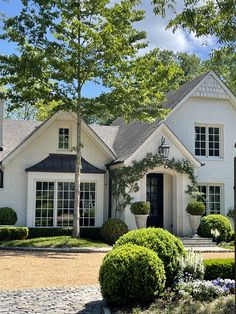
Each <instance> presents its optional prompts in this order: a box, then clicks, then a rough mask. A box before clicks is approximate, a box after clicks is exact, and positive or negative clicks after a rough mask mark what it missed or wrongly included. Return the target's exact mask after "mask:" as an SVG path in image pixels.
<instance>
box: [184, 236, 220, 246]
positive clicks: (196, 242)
mask: <svg viewBox="0 0 236 314" xmlns="http://www.w3.org/2000/svg"><path fill="white" fill-rule="evenodd" d="M180 240H181V241H182V243H183V245H184V246H185V247H216V242H213V241H212V239H211V238H201V237H198V236H196V237H193V238H190V237H184V238H181V239H180Z"/></svg>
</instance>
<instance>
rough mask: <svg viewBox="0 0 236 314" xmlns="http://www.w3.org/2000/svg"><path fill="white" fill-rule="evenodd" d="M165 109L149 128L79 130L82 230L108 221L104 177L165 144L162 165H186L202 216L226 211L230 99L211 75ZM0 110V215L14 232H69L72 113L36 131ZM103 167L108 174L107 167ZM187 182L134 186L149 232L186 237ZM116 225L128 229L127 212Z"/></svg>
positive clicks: (161, 172) (168, 178)
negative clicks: (144, 204) (1, 211)
mask: <svg viewBox="0 0 236 314" xmlns="http://www.w3.org/2000/svg"><path fill="white" fill-rule="evenodd" d="M165 106H166V108H169V109H171V111H170V113H169V115H168V116H167V117H166V119H165V120H163V121H156V122H155V123H153V124H147V123H142V122H137V121H136V122H131V123H129V124H125V123H124V121H123V119H121V118H119V119H117V120H116V121H115V122H114V123H113V125H111V126H88V125H86V124H85V123H83V126H82V142H83V149H82V157H83V167H82V184H81V189H82V192H81V199H82V200H81V225H82V226H85V227H86V226H89V227H99V226H101V225H102V223H103V221H105V220H106V219H107V218H108V217H109V216H112V215H114V210H113V209H112V208H111V202H110V197H109V193H110V190H109V169H111V168H112V167H119V166H122V165H131V164H132V161H133V160H141V159H142V158H143V157H144V156H145V155H146V154H147V153H148V152H152V153H155V154H156V153H157V152H158V147H159V145H160V142H161V138H162V137H163V136H164V137H165V140H166V142H167V143H168V144H169V145H170V153H169V159H170V158H173V157H174V158H175V159H176V160H188V161H190V162H191V163H192V165H193V166H194V168H195V172H196V174H197V176H198V184H199V186H200V189H201V191H202V192H203V193H205V195H206V207H207V212H208V213H221V214H226V213H227V211H228V209H230V208H233V203H234V200H233V157H234V143H235V142H236V99H235V96H234V95H233V94H232V93H231V92H230V91H229V89H228V88H227V87H226V86H225V85H224V84H223V83H222V81H221V80H220V79H219V78H218V77H217V76H216V75H215V73H214V72H208V73H206V74H204V75H202V76H200V77H198V78H196V79H195V80H193V81H191V82H189V83H186V84H184V85H183V86H181V87H180V88H179V90H177V91H175V92H171V93H169V94H168V95H167V102H166V103H165ZM2 112H3V103H1V104H0V207H3V206H8V207H12V208H14V209H15V210H16V212H17V215H18V221H17V225H27V226H30V227H62V226H70V225H71V223H72V214H73V184H74V183H73V180H74V164H75V158H74V152H73V150H72V148H73V147H74V146H75V145H76V124H75V117H74V115H73V114H72V113H63V112H60V113H57V114H55V115H54V116H53V117H51V118H50V119H49V120H47V121H45V122H43V123H41V122H34V121H13V120H6V119H2V116H3V113H2ZM108 165H109V166H108ZM188 184H189V179H188V176H187V175H186V174H180V173H177V172H175V171H173V170H171V169H169V168H165V167H163V166H162V167H157V168H155V169H153V170H152V171H150V172H149V173H148V174H147V175H146V176H145V177H143V178H142V179H141V180H140V181H139V188H140V189H139V191H138V192H137V193H134V194H133V195H132V196H133V198H134V200H135V201H137V200H149V201H151V205H152V213H151V216H152V218H153V224H154V225H157V226H162V227H164V228H166V229H167V230H169V231H171V232H173V233H175V234H178V235H187V234H189V233H190V227H189V223H188V218H187V215H186V212H185V208H186V205H187V203H188V201H189V196H188V195H187V194H186V193H185V191H186V187H187V185H188ZM122 219H123V220H124V221H125V222H126V223H127V224H128V226H129V228H130V229H132V228H135V222H134V217H133V215H132V214H131V213H130V209H129V208H128V207H127V208H126V209H125V211H124V213H123V215H122Z"/></svg>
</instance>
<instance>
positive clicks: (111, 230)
mask: <svg viewBox="0 0 236 314" xmlns="http://www.w3.org/2000/svg"><path fill="white" fill-rule="evenodd" d="M127 232H128V227H127V225H126V224H125V223H124V221H122V220H120V219H115V218H110V219H108V220H107V221H105V222H104V223H103V225H102V228H101V236H102V238H103V240H104V241H105V242H106V243H108V244H110V245H113V244H114V243H115V242H116V240H117V239H119V237H121V236H122V235H123V234H125V233H127Z"/></svg>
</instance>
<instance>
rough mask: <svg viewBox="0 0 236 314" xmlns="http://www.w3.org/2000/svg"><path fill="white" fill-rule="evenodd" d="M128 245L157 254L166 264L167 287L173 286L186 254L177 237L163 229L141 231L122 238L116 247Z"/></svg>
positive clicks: (135, 231)
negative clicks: (181, 259)
mask: <svg viewBox="0 0 236 314" xmlns="http://www.w3.org/2000/svg"><path fill="white" fill-rule="evenodd" d="M128 243H132V244H136V245H139V246H143V247H146V248H149V249H151V250H153V251H154V252H155V253H157V255H158V256H159V257H160V259H161V260H162V262H163V264H164V268H165V272H166V286H168V287H170V286H172V284H173V281H174V278H175V277H176V275H177V273H178V268H179V265H180V257H181V256H183V255H185V253H186V252H185V249H184V247H183V244H182V242H181V241H180V240H179V239H178V238H177V237H175V236H174V235H172V234H171V233H170V232H168V231H167V230H164V229H162V228H147V229H139V230H134V231H130V232H128V233H127V234H125V235H123V236H122V237H120V239H119V240H118V241H116V243H115V247H119V246H121V245H125V244H128Z"/></svg>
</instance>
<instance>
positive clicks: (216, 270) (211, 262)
mask: <svg viewBox="0 0 236 314" xmlns="http://www.w3.org/2000/svg"><path fill="white" fill-rule="evenodd" d="M204 266H205V275H204V279H205V280H214V279H217V278H222V279H235V271H234V269H235V261H234V259H233V258H217V259H206V260H204Z"/></svg>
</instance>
